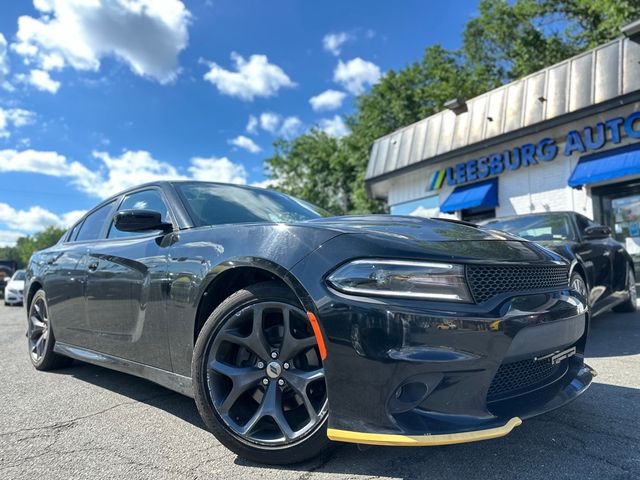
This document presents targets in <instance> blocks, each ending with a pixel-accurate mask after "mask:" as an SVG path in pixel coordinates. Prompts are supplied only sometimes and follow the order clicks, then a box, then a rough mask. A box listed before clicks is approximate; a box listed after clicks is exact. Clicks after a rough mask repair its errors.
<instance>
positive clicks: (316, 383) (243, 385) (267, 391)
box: [205, 302, 327, 447]
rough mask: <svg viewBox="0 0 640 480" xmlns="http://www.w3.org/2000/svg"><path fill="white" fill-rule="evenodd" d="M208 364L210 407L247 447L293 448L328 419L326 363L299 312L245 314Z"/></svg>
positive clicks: (265, 305)
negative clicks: (288, 446)
mask: <svg viewBox="0 0 640 480" xmlns="http://www.w3.org/2000/svg"><path fill="white" fill-rule="evenodd" d="M205 358H206V359H207V365H206V367H207V368H206V376H207V378H206V381H207V387H208V393H209V398H210V400H211V403H212V405H213V407H214V409H215V411H216V413H217V414H218V415H219V417H220V418H221V419H222V420H223V422H224V424H225V425H226V426H227V427H228V428H229V429H230V430H231V431H232V432H233V433H234V434H235V435H236V436H238V437H240V439H242V440H243V441H246V442H250V443H254V444H260V445H265V446H271V447H280V446H284V445H289V444H291V443H294V442H297V441H299V440H301V439H303V438H305V437H307V436H308V435H310V434H311V433H313V432H314V431H315V430H316V427H318V426H319V425H320V424H321V423H322V420H323V419H324V417H325V416H326V414H327V393H326V384H325V378H324V368H323V365H322V360H321V358H320V354H319V351H318V348H317V344H316V339H315V336H314V335H313V331H312V330H311V327H310V326H309V322H308V320H307V316H306V314H305V312H304V311H303V310H301V309H300V308H297V307H295V306H293V305H289V304H287V303H283V302H259V303H254V304H252V305H250V306H247V307H244V308H242V309H240V310H239V311H237V312H236V313H234V314H232V315H230V317H229V318H227V319H226V320H225V321H224V322H222V326H221V328H220V329H219V331H218V332H217V334H216V335H215V336H214V337H213V339H212V341H211V342H210V345H209V347H208V353H207V355H206V356H205Z"/></svg>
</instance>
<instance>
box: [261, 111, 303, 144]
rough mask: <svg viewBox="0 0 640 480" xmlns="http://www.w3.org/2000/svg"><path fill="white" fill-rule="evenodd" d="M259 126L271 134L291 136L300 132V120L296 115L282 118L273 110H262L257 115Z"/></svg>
mask: <svg viewBox="0 0 640 480" xmlns="http://www.w3.org/2000/svg"><path fill="white" fill-rule="evenodd" d="M258 120H259V123H260V128H262V129H263V130H264V131H266V132H269V133H271V134H272V135H280V136H282V137H285V138H291V137H293V136H295V135H297V134H298V132H300V129H301V128H302V122H301V121H300V119H299V118H298V117H295V116H290V117H285V118H283V117H282V115H280V114H277V113H274V112H262V113H261V114H260V116H259V117H258Z"/></svg>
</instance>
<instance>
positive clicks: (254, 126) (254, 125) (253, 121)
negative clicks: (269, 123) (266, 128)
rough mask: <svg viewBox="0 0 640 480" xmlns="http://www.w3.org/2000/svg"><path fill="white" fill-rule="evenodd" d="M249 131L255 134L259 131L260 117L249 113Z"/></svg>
mask: <svg viewBox="0 0 640 480" xmlns="http://www.w3.org/2000/svg"><path fill="white" fill-rule="evenodd" d="M246 130H247V132H248V133H250V134H252V135H255V134H256V133H258V119H257V118H256V116H255V115H249V120H247V128H246Z"/></svg>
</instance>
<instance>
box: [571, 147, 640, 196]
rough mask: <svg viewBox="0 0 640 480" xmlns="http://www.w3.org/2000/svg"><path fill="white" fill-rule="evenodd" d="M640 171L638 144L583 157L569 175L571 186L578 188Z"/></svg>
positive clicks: (639, 149)
mask: <svg viewBox="0 0 640 480" xmlns="http://www.w3.org/2000/svg"><path fill="white" fill-rule="evenodd" d="M638 173H640V148H639V146H638V145H631V146H629V147H624V148H620V149H617V150H614V151H609V152H603V153H598V154H596V155H589V156H586V157H582V158H581V159H580V161H579V162H578V165H576V168H575V170H574V171H573V173H572V174H571V177H569V186H570V187H573V188H576V187H581V186H582V185H586V184H588V183H596V182H603V181H605V180H611V179H613V178H619V177H626V176H627V175H635V174H638Z"/></svg>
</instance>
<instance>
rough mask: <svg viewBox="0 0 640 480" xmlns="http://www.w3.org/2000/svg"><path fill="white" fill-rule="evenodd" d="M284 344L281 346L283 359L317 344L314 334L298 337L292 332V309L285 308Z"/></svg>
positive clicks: (292, 356)
mask: <svg viewBox="0 0 640 480" xmlns="http://www.w3.org/2000/svg"><path fill="white" fill-rule="evenodd" d="M282 323H283V327H284V328H283V333H282V346H281V347H280V358H282V359H283V360H289V359H292V358H294V357H295V356H296V355H298V354H300V353H302V352H304V351H305V350H308V349H309V348H312V347H313V346H315V344H316V338H315V337H314V336H310V337H304V338H296V337H294V336H293V334H292V333H291V309H290V308H284V309H283V310H282Z"/></svg>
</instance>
